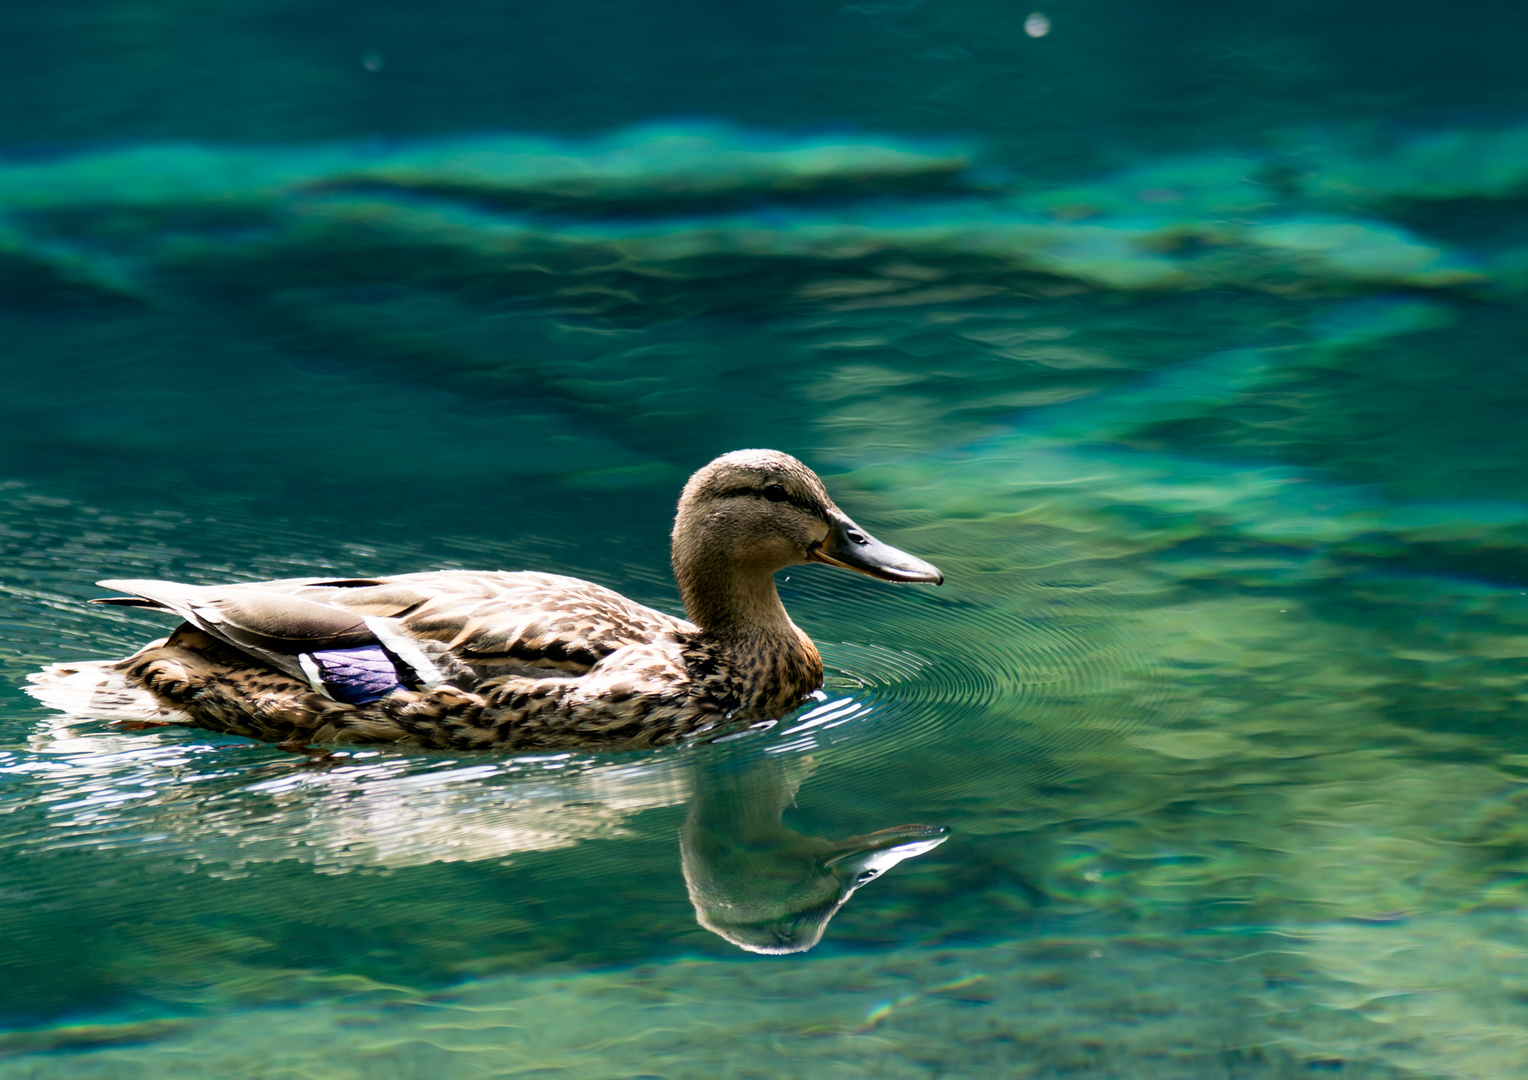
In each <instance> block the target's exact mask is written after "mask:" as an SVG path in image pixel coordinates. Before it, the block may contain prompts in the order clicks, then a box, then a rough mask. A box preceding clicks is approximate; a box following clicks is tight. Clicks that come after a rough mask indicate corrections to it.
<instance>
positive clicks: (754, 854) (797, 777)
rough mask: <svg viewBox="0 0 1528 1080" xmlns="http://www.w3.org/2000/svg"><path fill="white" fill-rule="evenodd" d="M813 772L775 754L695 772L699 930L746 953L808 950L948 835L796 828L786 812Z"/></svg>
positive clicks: (806, 763)
mask: <svg viewBox="0 0 1528 1080" xmlns="http://www.w3.org/2000/svg"><path fill="white" fill-rule="evenodd" d="M716 749H721V748H720V747H718V748H716ZM814 768H815V763H813V762H812V760H811V759H810V758H795V759H781V758H779V757H774V756H766V757H764V758H762V759H758V758H754V759H752V760H734V759H729V758H728V757H726V756H722V757H717V758H711V759H709V760H707V761H706V762H705V763H704V764H701V765H697V766H696V768H695V772H694V780H693V786H692V790H691V796H690V809H689V814H688V815H687V816H686V818H685V822H684V827H683V829H682V830H681V831H680V834H679V855H680V862H681V865H682V866H683V868H684V881H685V885H686V887H687V888H688V889H689V892H690V902H691V903H692V904H694V905H695V918H696V920H697V921H699V923H700V925H701V926H703V927H705V928H706V929H707V930H709V931H711V932H712V933H713V934H717V935H719V936H721V937H723V938H726V939H727V940H728V941H730V942H732V943H733V944H734V945H737V946H738V947H740V948H743V949H747V950H748V951H749V952H755V953H777V954H778V953H796V952H805V951H806V950H807V949H810V948H811V947H812V946H814V945H816V944H817V943H818V942H819V941H821V940H822V934H823V931H824V930H825V929H827V925H828V921H829V920H830V919H832V918H833V916H834V915H835V914H836V913H837V912H838V909H839V908H841V907H843V906H844V904H845V903H846V902H847V901H848V899H849V897H851V896H853V895H854V892H855V890H856V889H858V888H859V887H860V886H862V885H864V884H866V883H867V882H869V881H872V880H874V879H875V878H877V877H879V876H880V875H881V874H883V873H885V872H886V871H887V870H890V869H891V868H892V867H893V866H895V865H896V864H897V863H899V862H901V861H902V860H903V859H910V858H912V857H913V856H915V855H922V854H923V853H924V852H926V851H929V850H931V849H933V848H936V847H938V846H939V845H940V844H942V843H944V841H945V840H946V839H947V838H948V836H949V829H947V828H944V827H943V826H933V825H896V826H893V827H891V828H889V829H880V830H878V831H876V832H872V833H866V834H864V835H863V836H851V837H849V838H847V839H845V840H824V839H822V838H820V837H816V836H807V835H804V834H803V833H799V832H796V831H795V830H794V829H791V828H789V827H788V826H787V825H785V823H784V822H783V821H782V816H783V814H784V812H785V808H786V807H787V806H788V805H789V804H790V803H791V802H792V801H793V800H794V799H795V796H796V790H797V788H799V787H800V785H801V781H802V780H803V779H804V778H805V777H806V776H807V775H808V774H809V773H810V772H811V771H812V770H813V769H814Z"/></svg>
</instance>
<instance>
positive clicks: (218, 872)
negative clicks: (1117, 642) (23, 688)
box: [0, 701, 949, 953]
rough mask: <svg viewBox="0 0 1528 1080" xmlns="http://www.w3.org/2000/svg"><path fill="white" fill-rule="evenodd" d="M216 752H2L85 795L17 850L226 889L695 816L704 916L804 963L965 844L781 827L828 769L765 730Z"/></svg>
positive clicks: (115, 744)
mask: <svg viewBox="0 0 1528 1080" xmlns="http://www.w3.org/2000/svg"><path fill="white" fill-rule="evenodd" d="M832 705H833V707H834V709H833V711H834V714H835V715H838V714H841V713H842V712H843V711H845V710H844V706H845V705H846V702H845V701H839V702H834V703H832ZM815 711H821V708H820V707H819V709H818V710H815ZM850 711H856V710H850ZM808 715H810V714H808ZM200 737H201V733H196V734H192V733H190V732H175V733H172V734H164V733H159V732H155V733H153V734H137V733H124V732H122V731H121V730H120V729H115V730H112V729H107V730H102V729H100V728H99V727H95V728H94V729H93V730H87V729H86V728H85V726H84V725H82V724H81V722H80V721H78V720H66V719H58V720H50V721H45V722H44V724H43V726H42V727H41V728H40V730H39V732H38V733H37V734H36V735H35V736H34V737H33V739H32V749H33V750H34V751H36V752H37V755H36V756H35V757H33V758H32V759H31V761H30V763H28V762H23V761H21V760H20V759H19V758H16V757H14V756H13V755H0V773H10V774H13V775H14V778H16V779H22V778H25V779H27V780H35V781H36V782H38V783H39V785H40V786H46V787H48V788H51V789H53V790H68V791H69V792H70V797H69V798H67V799H53V800H51V801H49V802H48V804H47V809H46V814H47V817H48V819H49V820H48V821H47V824H46V827H45V828H37V829H29V830H26V832H25V835H24V836H19V837H16V838H14V839H13V840H12V842H11V843H9V844H6V845H4V846H6V847H12V848H19V851H17V852H16V853H17V854H25V855H31V856H34V857H35V856H38V855H42V854H44V853H58V852H61V851H65V850H70V849H77V848H79V847H82V846H85V847H89V848H92V849H94V850H96V851H107V850H113V849H116V850H129V851H132V852H134V853H135V854H136V855H137V856H139V857H145V856H147V857H152V856H157V855H164V854H170V855H173V856H174V857H176V859H177V860H178V861H180V862H181V863H182V864H183V865H194V866H199V867H201V868H202V869H203V870H204V871H205V872H207V873H209V874H211V875H213V876H215V877H241V876H244V875H247V874H248V873H249V872H250V871H251V869H252V868H253V866H254V865H255V864H261V863H276V862H290V861H296V862H300V863H306V864H308V865H310V866H311V867H312V868H313V869H314V870H315V871H317V872H318V873H321V874H341V873H347V872H350V871H356V870H365V869H370V870H399V869H403V868H409V867H420V866H425V865H427V864H431V863H469V862H475V863H486V862H500V863H505V862H509V861H512V860H513V859H514V857H516V856H520V855H526V854H529V853H532V852H550V851H556V850H559V849H565V848H571V847H574V846H576V845H578V844H580V843H583V842H585V841H593V840H611V839H630V838H635V837H637V836H639V833H640V830H639V829H637V828H636V827H635V825H634V823H633V819H634V818H635V817H636V816H637V815H638V814H640V813H642V812H644V811H648V810H654V809H658V808H661V807H668V806H676V805H680V804H683V803H685V802H688V804H689V809H688V814H687V816H686V818H685V822H684V825H683V828H682V830H681V832H680V836H679V849H680V861H681V864H682V868H683V874H684V880H685V884H686V886H687V888H688V891H689V897H690V900H691V902H692V903H693V904H694V907H695V917H696V919H697V921H698V922H699V923H700V925H701V926H703V927H705V928H706V929H707V930H710V931H711V932H713V933H715V934H717V935H719V936H721V937H722V938H724V939H726V940H727V941H729V942H731V943H733V944H735V945H737V946H739V947H740V948H743V949H746V950H748V951H750V952H758V953H792V952H803V951H805V950H807V949H810V948H812V947H813V946H814V945H816V944H817V943H818V942H819V941H820V940H821V939H822V936H823V931H824V930H825V929H826V927H827V924H828V922H829V920H830V919H832V917H833V915H834V914H835V913H837V911H838V910H839V909H840V908H841V907H842V906H843V905H844V903H845V902H846V901H847V900H848V899H849V897H850V896H852V895H853V894H854V892H855V891H856V890H857V889H859V888H860V887H861V886H862V885H864V884H866V883H867V882H869V881H871V880H872V879H874V878H876V877H878V876H880V875H881V874H882V873H884V872H885V871H886V870H889V869H890V868H891V867H893V866H895V865H896V864H897V863H899V862H901V861H902V860H904V859H907V858H911V857H913V856H915V855H920V854H923V853H925V852H927V851H930V850H932V849H933V848H935V847H937V846H938V845H939V844H941V843H943V842H944V840H945V839H946V838H947V836H948V833H949V830H948V829H946V828H944V827H941V826H930V825H899V826H895V827H892V828H887V829H882V830H879V831H876V832H871V833H868V834H865V835H862V836H851V837H848V838H847V839H843V840H837V841H834V840H827V839H822V838H819V837H815V836H807V835H804V834H802V833H799V832H797V831H795V830H793V829H791V828H790V827H788V826H787V825H785V824H784V823H783V822H782V814H783V812H784V811H785V809H786V807H787V806H788V805H789V804H791V803H792V802H793V800H794V798H795V796H796V793H797V790H798V789H799V788H800V786H801V784H802V782H803V780H805V779H806V778H807V777H808V776H810V775H811V774H812V772H814V771H815V770H816V768H817V765H818V760H817V759H816V758H814V757H811V756H803V755H802V754H801V753H800V752H799V750H798V749H797V746H798V743H799V739H795V740H793V741H790V742H786V741H782V740H781V739H779V738H771V737H770V736H768V735H764V734H754V735H752V736H750V737H747V738H744V739H741V740H737V741H734V742H732V743H728V744H725V745H711V746H690V747H685V748H681V749H679V750H676V751H674V752H667V753H664V752H659V753H647V754H641V755H632V754H627V755H620V756H618V757H617V758H616V759H615V760H611V758H610V756H609V755H606V756H605V757H604V758H601V757H597V756H584V757H580V756H576V755H573V754H568V753H562V754H543V755H526V756H519V757H514V758H508V759H499V760H488V761H484V760H482V759H481V758H479V759H477V760H474V761H470V762H462V761H457V760H455V759H450V758H445V757H440V756H434V755H423V754H404V753H399V752H396V751H392V750H360V751H356V752H354V753H352V754H349V755H348V756H344V757H338V756H332V757H329V758H328V759H327V760H317V761H311V762H310V761H307V760H303V759H301V758H296V757H294V758H292V759H291V760H286V759H282V760H276V761H269V760H266V761H264V762H263V763H261V764H258V765H255V766H254V767H253V768H250V767H247V766H244V764H243V763H242V762H234V761H229V762H227V764H226V765H224V766H223V767H221V768H220V767H219V764H220V763H219V762H218V760H217V759H218V758H219V757H225V756H231V754H235V753H257V754H261V756H262V757H266V756H268V754H269V753H270V751H269V750H268V749H267V748H264V747H261V746H257V745H252V744H248V743H245V742H243V741H242V740H239V741H233V740H229V741H224V742H222V743H221V744H219V745H212V746H209V745H206V744H205V743H201V744H200V745H199V744H198V741H199V740H200ZM193 740H198V741H193ZM230 766H231V767H230ZM23 782H25V781H23Z"/></svg>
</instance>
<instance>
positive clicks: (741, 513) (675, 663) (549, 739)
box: [34, 450, 940, 750]
mask: <svg viewBox="0 0 1528 1080" xmlns="http://www.w3.org/2000/svg"><path fill="white" fill-rule="evenodd" d="M673 561H674V572H675V578H676V580H677V582H678V584H679V588H680V594H681V596H682V597H683V599H684V603H685V608H686V611H687V612H688V613H689V615H690V617H691V619H692V620H694V621H693V622H686V621H684V620H682V619H677V618H674V617H672V616H670V615H665V614H664V613H662V612H660V611H655V610H653V609H651V608H648V607H644V606H642V605H641V604H637V603H635V602H633V601H631V600H628V599H626V598H625V597H623V596H621V595H620V594H619V593H616V592H613V591H611V590H610V589H606V588H604V587H602V586H599V585H595V584H593V583H591V582H587V581H582V580H580V579H578V578H572V577H562V576H559V575H555V574H542V573H529V572H522V573H504V572H492V571H483V572H478V571H439V572H431V573H422V574H402V575H398V576H396V577H383V578H372V579H366V580H345V581H320V580H293V581H273V582H259V583H252V584H243V585H226V586H213V587H205V588H204V587H196V586H185V585H176V584H174V583H169V582H106V583H103V584H107V585H111V586H114V587H118V588H121V589H123V590H124V591H127V592H131V593H133V594H135V598H119V599H116V600H115V601H106V602H117V603H124V604H129V605H134V606H145V607H154V608H160V609H164V610H172V611H175V612H176V613H178V614H181V615H182V616H183V617H184V618H186V619H187V622H186V623H185V624H183V625H181V626H180V627H179V628H178V629H177V630H176V631H175V632H174V633H172V634H171V635H170V637H169V638H167V639H166V640H164V641H160V642H155V643H153V644H151V645H149V646H147V647H145V648H144V649H143V650H141V651H140V652H138V653H136V654H135V655H133V656H130V657H128V658H127V659H125V660H122V661H118V662H117V663H116V664H115V665H111V666H110V670H111V671H112V672H113V674H114V675H115V676H116V677H118V678H125V681H126V682H127V683H128V685H129V686H133V687H138V688H141V689H142V690H146V691H148V692H149V693H150V694H152V695H153V698H154V699H155V701H156V702H157V703H158V705H159V707H160V709H161V710H164V711H165V713H166V715H168V716H171V717H173V718H174V719H175V721H176V722H181V723H187V724H190V725H192V726H196V727H201V728H207V729H210V730H213V731H225V732H231V733H235V734H240V735H248V736H251V737H254V738H258V739H266V740H270V741H274V742H280V743H295V742H302V743H308V742H315V743H347V742H399V743H408V744H413V745H418V746H428V747H438V748H442V749H451V750H484V749H523V748H532V747H535V748H543V747H546V748H556V747H588V746H609V747H614V746H623V747H629V746H652V745H658V744H661V743H667V742H673V741H676V740H679V739H683V738H686V737H688V736H692V735H696V734H699V733H702V732H705V731H709V730H713V729H716V728H719V727H722V726H724V725H725V726H730V725H733V724H736V723H739V722H742V721H745V720H748V719H755V718H762V717H769V716H778V715H780V714H781V713H783V712H785V711H787V710H789V709H791V708H793V707H794V706H796V705H797V704H799V703H800V702H801V701H802V700H803V699H804V698H805V697H806V696H807V695H808V694H810V693H811V692H812V691H813V690H815V689H816V688H817V687H818V686H820V685H821V682H822V660H821V658H820V657H819V656H818V653H817V650H816V648H815V647H814V646H813V645H812V643H811V641H810V640H809V639H808V638H807V636H806V635H805V634H804V633H802V632H801V630H800V629H798V628H797V627H796V625H795V624H794V623H793V622H791V620H790V617H789V616H788V615H787V614H786V612H785V608H784V606H783V605H781V603H780V599H779V595H778V594H777V593H776V591H775V585H774V576H773V575H774V573H775V571H777V570H779V569H781V568H783V567H785V566H789V565H792V564H794V563H801V562H808V561H820V562H828V563H832V564H834V565H842V566H847V567H850V568H852V569H858V570H861V571H862V572H865V573H870V574H873V575H875V576H878V577H883V578H887V579H889V580H901V581H938V580H940V578H939V574H938V571H937V570H935V569H934V568H933V567H931V566H929V565H928V564H926V563H923V562H921V561H919V560H917V559H915V558H913V557H912V556H909V555H906V554H905V553H903V552H899V551H897V550H896V549H894V548H889V547H886V546H885V545H882V544H879V543H878V542H877V541H874V540H873V539H871V538H869V537H868V536H866V535H865V534H864V533H862V532H861V531H860V530H858V529H857V527H855V526H854V524H853V522H851V521H849V519H848V518H847V517H845V516H844V515H843V513H842V511H840V510H838V508H837V507H836V506H834V505H833V503H832V500H831V499H829V498H828V495H827V492H826V491H825V490H824V489H823V487H822V483H821V481H820V480H818V478H817V476H816V475H815V474H814V473H812V471H811V470H810V469H808V468H807V467H806V466H804V465H802V464H801V463H800V462H799V461H797V460H796V459H794V458H792V457H789V456H788V455H785V454H781V453H778V452H775V451H768V450H750V451H738V452H735V453H733V454H728V455H725V456H723V457H721V458H718V459H717V460H716V461H713V462H712V463H711V464H709V465H707V466H706V467H705V468H703V469H701V470H700V471H699V472H697V473H696V474H695V476H693V477H692V478H691V479H690V481H689V483H688V484H687V485H686V486H685V490H684V493H683V495H682V496H681V498H680V503H679V511H678V515H677V517H676V520H675V525H674V535H673ZM379 635H380V636H379ZM400 639H401V640H402V641H403V642H404V645H403V646H402V648H403V649H404V650H405V651H408V650H410V649H412V648H415V647H417V649H418V650H419V652H420V653H422V654H423V655H424V657H426V658H427V661H428V662H427V663H424V664H422V665H418V666H416V670H415V673H417V671H418V670H428V671H430V672H432V673H433V674H434V675H435V676H438V678H437V679H428V680H424V681H423V682H416V683H414V684H413V685H410V684H409V683H408V682H406V683H405V686H406V687H407V688H402V689H398V690H395V691H393V692H392V693H390V694H388V695H387V696H385V697H383V698H381V699H380V700H377V701H373V702H370V703H368V704H362V705H353V704H346V703H345V702H342V701H338V700H335V699H334V698H333V697H331V696H329V695H328V694H327V693H325V692H322V690H321V689H316V688H315V687H316V686H318V685H319V684H316V683H314V682H313V680H312V679H305V678H304V677H303V669H302V668H300V667H299V665H298V658H297V654H298V653H299V652H302V651H304V650H307V649H320V648H336V647H348V646H350V645H353V644H356V643H365V642H376V641H379V640H381V641H383V642H384V643H385V644H389V645H391V646H396V645H397V644H398V642H399V640H400ZM50 670H53V669H50ZM57 670H67V671H68V672H71V673H72V672H75V671H77V669H76V668H66V667H65V666H63V665H60V666H58V669H57ZM401 670H403V669H402V668H400V671H401ZM34 679H35V681H37V682H39V683H42V684H44V685H46V683H47V682H48V672H44V673H41V674H40V675H39V676H36V677H34ZM39 696H43V697H44V698H45V700H46V699H47V698H46V694H45V691H40V692H39Z"/></svg>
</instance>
